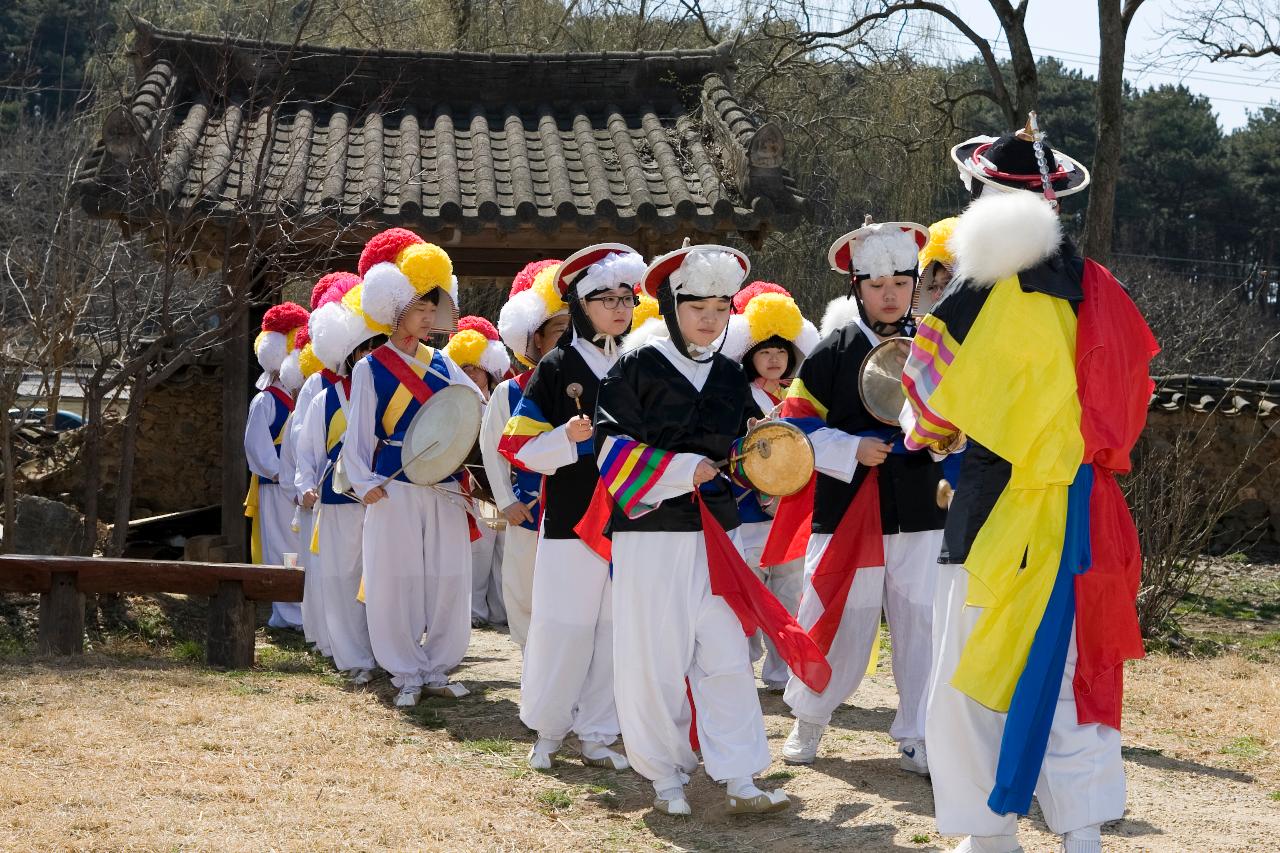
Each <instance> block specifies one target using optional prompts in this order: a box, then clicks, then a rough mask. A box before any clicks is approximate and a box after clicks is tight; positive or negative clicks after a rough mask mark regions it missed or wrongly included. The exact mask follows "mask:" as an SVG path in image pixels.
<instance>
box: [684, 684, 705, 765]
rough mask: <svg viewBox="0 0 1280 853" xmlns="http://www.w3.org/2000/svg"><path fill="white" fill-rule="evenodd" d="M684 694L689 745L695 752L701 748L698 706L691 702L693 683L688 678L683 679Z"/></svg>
mask: <svg viewBox="0 0 1280 853" xmlns="http://www.w3.org/2000/svg"><path fill="white" fill-rule="evenodd" d="M684 695H685V696H688V697H689V747H690V748H691V749H692V750H693V751H694V752H697V751H698V750H700V749H702V744H700V743H698V707H697V706H696V705H694V704H693V685H692V684H690V683H689V679H687V678H686V679H685V680H684Z"/></svg>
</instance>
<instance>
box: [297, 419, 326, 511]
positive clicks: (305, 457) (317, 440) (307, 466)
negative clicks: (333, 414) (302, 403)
mask: <svg viewBox="0 0 1280 853" xmlns="http://www.w3.org/2000/svg"><path fill="white" fill-rule="evenodd" d="M324 400H325V395H324V394H316V395H315V396H313V397H312V398H311V404H310V405H309V406H307V411H306V412H305V413H304V414H303V416H302V425H301V427H299V429H298V439H297V447H296V451H295V453H296V455H297V472H296V473H295V474H294V478H293V483H294V486H295V487H296V488H297V490H298V496H299V497H301V496H302V495H304V494H306V493H307V492H309V491H312V490H313V489H314V490H316V491H319V490H320V477H321V475H322V474H324V469H325V466H326V465H328V463H329V459H328V456H329V454H328V452H327V448H326V447H325V445H326V444H327V443H328V435H327V434H326V432H327V431H326V430H325V426H326V424H325V422H324Z"/></svg>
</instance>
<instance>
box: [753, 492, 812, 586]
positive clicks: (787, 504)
mask: <svg viewBox="0 0 1280 853" xmlns="http://www.w3.org/2000/svg"><path fill="white" fill-rule="evenodd" d="M817 482H818V475H817V474H814V475H813V476H812V477H810V478H809V485H807V486H805V487H804V488H803V489H801V490H800V491H798V492H796V493H795V494H794V495H788V496H787V497H785V498H783V499H782V500H781V501H779V502H778V511H777V512H776V513H774V517H773V524H772V526H770V528H769V538H768V539H767V540H765V543H764V552H763V553H762V554H761V555H760V565H762V566H764V567H765V568H769V567H771V566H781V565H782V564H783V563H789V562H791V561H792V560H798V559H800V558H801V557H803V556H804V552H805V548H806V547H807V546H808V544H809V530H810V528H811V527H812V526H813V492H814V485H815V484H816V483H817Z"/></svg>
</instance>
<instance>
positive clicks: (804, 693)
mask: <svg viewBox="0 0 1280 853" xmlns="http://www.w3.org/2000/svg"><path fill="white" fill-rule="evenodd" d="M927 239H928V230H927V229H925V228H924V226H922V225H916V224H914V223H910V222H886V223H882V224H879V225H872V224H867V225H864V226H863V227H862V228H858V229H856V230H854V231H851V232H849V233H848V234H845V235H844V236H843V237H840V238H839V239H838V240H836V241H835V242H834V243H833V244H832V245H831V249H830V251H829V252H828V259H829V261H830V262H831V267H832V269H834V270H836V271H837V272H840V273H841V274H843V275H846V276H848V277H849V280H850V288H851V291H852V295H851V296H849V297H844V298H840V299H836V300H834V301H833V302H832V303H831V304H830V305H829V306H828V307H827V311H826V316H825V317H824V318H823V323H822V331H823V334H824V338H823V340H822V342H821V343H820V344H819V345H818V347H817V348H816V349H815V350H814V351H813V352H812V353H811V354H810V355H809V358H807V359H806V360H805V362H804V364H803V365H801V367H800V374H799V376H798V377H797V378H796V380H795V381H794V382H793V383H792V384H791V387H790V388H789V389H788V392H787V399H786V402H785V403H784V405H783V411H782V413H783V415H784V416H785V417H786V418H788V419H790V420H791V421H792V422H793V423H795V424H796V425H797V426H799V427H801V428H802V429H804V430H805V431H806V432H808V433H809V438H810V440H811V441H812V442H813V447H814V453H815V457H816V461H817V469H818V476H817V483H816V486H815V490H814V505H813V521H812V533H811V535H810V537H809V543H808V547H807V549H806V552H805V568H804V574H805V586H804V593H803V596H802V598H801V602H800V616H799V618H800V624H801V625H803V626H805V628H806V629H808V630H809V633H810V636H812V637H814V639H815V640H817V641H818V642H819V644H820V645H822V646H824V647H825V650H826V651H827V659H828V660H829V661H830V663H831V667H832V671H833V674H832V678H831V683H830V684H829V685H828V686H827V688H826V690H824V691H822V692H821V693H819V692H815V691H814V690H811V689H810V688H809V687H807V686H806V685H805V684H804V683H803V682H801V681H799V680H798V679H796V678H795V677H794V676H793V677H792V678H791V680H790V682H789V683H788V684H787V689H786V693H785V697H784V698H785V701H786V703H787V704H788V705H789V706H790V707H791V712H792V714H793V715H795V718H796V722H795V726H794V727H793V728H792V730H791V734H790V736H789V737H788V738H787V741H786V743H785V744H784V746H783V751H782V755H783V760H784V761H786V762H788V763H790V764H809V763H812V762H813V760H814V758H815V756H816V754H817V751H818V744H819V742H820V741H821V739H822V735H823V732H824V731H825V730H826V727H827V724H828V723H829V722H830V720H831V714H832V712H834V711H835V709H836V708H837V707H839V706H840V704H841V703H842V702H844V701H845V700H846V699H848V698H849V697H850V696H852V695H853V693H854V692H855V691H856V690H857V689H858V685H859V684H860V683H861V681H862V677H863V675H864V674H865V672H866V669H867V662H868V660H869V658H870V655H871V651H872V648H873V646H874V644H875V639H876V634H877V633H878V631H879V629H880V613H881V610H882V609H883V610H884V612H885V614H886V616H887V617H888V622H889V631H890V633H891V635H892V638H893V674H894V681H895V682H896V683H897V685H898V696H899V699H898V713H897V716H896V717H895V718H894V721H893V724H892V726H891V727H890V729H889V734H890V736H891V737H893V738H894V739H895V740H896V741H898V750H899V765H900V766H901V767H902V768H903V769H904V770H909V771H911V772H914V773H921V774H927V773H928V764H927V763H926V759H925V751H924V709H925V694H926V686H927V683H928V677H929V667H930V663H931V661H932V651H931V649H932V645H931V643H932V639H931V631H932V624H933V618H932V614H933V591H934V589H933V588H934V581H935V579H936V577H937V561H938V552H939V550H940V548H941V544H942V539H941V537H942V526H943V522H944V520H945V513H944V511H943V510H941V509H939V507H938V504H937V499H936V492H937V486H938V480H939V476H940V468H939V466H938V464H937V463H936V462H934V461H933V459H932V457H930V456H929V455H928V454H927V453H924V452H916V453H906V452H902V449H901V447H900V445H901V433H900V432H898V431H896V430H895V429H893V428H890V427H887V426H886V425H885V424H884V423H882V422H881V421H878V420H876V419H875V418H874V417H873V416H872V415H871V414H870V412H868V411H867V408H866V406H865V405H864V404H863V402H862V399H861V397H860V395H859V393H858V388H859V378H860V375H861V369H862V364H863V361H864V359H865V358H866V356H867V354H868V353H869V352H870V351H871V348H872V347H874V346H875V345H876V344H878V343H880V341H881V340H882V339H884V338H888V337H892V336H898V335H903V334H910V333H911V331H912V328H911V317H910V314H909V309H910V308H911V304H912V295H913V290H914V285H915V281H916V263H917V255H918V251H919V249H920V248H921V247H922V246H923V245H924V244H925V241H926V240H927ZM895 433H896V440H895ZM891 442H892V444H891ZM895 444H896V445H898V447H897V448H895V446H894V445H895ZM868 481H871V482H870V483H868ZM864 483H867V484H868V486H867V488H864ZM869 489H874V490H875V491H869ZM877 492H878V494H877ZM849 574H853V578H852V580H851V581H850V580H849Z"/></svg>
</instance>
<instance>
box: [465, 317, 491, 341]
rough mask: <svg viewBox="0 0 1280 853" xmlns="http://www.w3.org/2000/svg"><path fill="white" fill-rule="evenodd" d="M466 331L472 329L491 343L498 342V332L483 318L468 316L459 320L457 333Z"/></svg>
mask: <svg viewBox="0 0 1280 853" xmlns="http://www.w3.org/2000/svg"><path fill="white" fill-rule="evenodd" d="M467 329H474V330H475V331H477V332H479V333H480V334H482V335H484V336H485V337H486V338H488V339H489V340H491V341H496V340H498V330H497V329H496V328H494V325H493V324H492V323H490V322H489V321H488V320H486V319H485V318H483V317H476V316H468V317H463V318H461V319H459V320H458V331H459V332H463V331H466V330H467Z"/></svg>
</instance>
